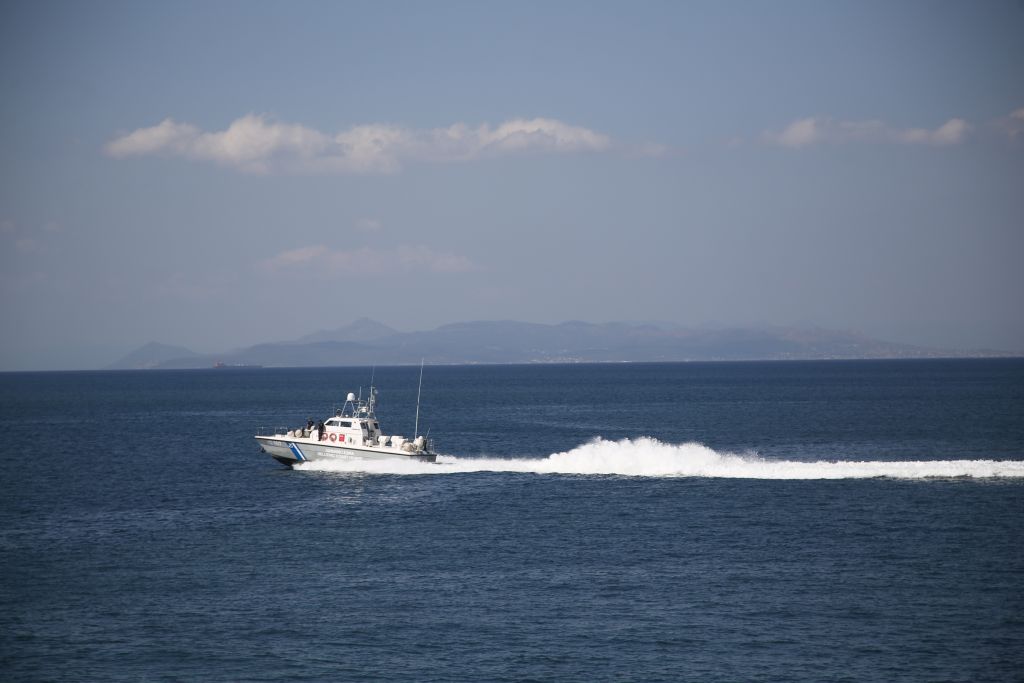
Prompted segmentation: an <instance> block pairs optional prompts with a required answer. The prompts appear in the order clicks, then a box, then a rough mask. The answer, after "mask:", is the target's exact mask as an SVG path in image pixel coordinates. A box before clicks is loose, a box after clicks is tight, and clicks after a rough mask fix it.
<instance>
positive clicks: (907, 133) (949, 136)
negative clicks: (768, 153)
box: [762, 117, 971, 148]
mask: <svg viewBox="0 0 1024 683" xmlns="http://www.w3.org/2000/svg"><path fill="white" fill-rule="evenodd" d="M970 128H971V126H970V124H968V123H967V122H966V121H964V120H963V119H959V118H953V119H950V120H949V121H946V122H945V123H944V124H942V125H941V126H939V127H938V128H935V129H932V130H929V129H927V128H893V127H891V126H888V125H886V124H885V123H884V122H882V121H877V120H869V121H836V120H834V119H830V118H825V117H809V118H805V119H799V120H797V121H794V122H793V123H791V124H789V125H788V126H786V127H785V128H784V129H782V130H781V131H769V132H767V133H765V134H764V135H763V136H762V140H764V141H765V142H767V143H769V144H774V145H781V146H783V147H794V148H798V147H808V146H810V145H815V144H819V143H826V142H827V143H832V144H839V143H851V142H870V143H898V144H909V145H913V144H918V145H954V144H957V143H959V142H962V141H963V140H964V138H965V137H966V136H967V133H968V132H969V131H970Z"/></svg>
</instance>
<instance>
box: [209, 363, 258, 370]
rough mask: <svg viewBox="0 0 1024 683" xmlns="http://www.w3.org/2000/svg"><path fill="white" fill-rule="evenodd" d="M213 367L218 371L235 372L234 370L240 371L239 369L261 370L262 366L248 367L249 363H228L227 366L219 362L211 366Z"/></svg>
mask: <svg viewBox="0 0 1024 683" xmlns="http://www.w3.org/2000/svg"><path fill="white" fill-rule="evenodd" d="M213 367H215V368H217V369H218V370H235V369H241V368H262V367H263V366H262V365H250V364H249V363H230V364H229V363H223V362H221V361H217V362H216V363H214V364H213Z"/></svg>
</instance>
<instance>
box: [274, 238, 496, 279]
mask: <svg viewBox="0 0 1024 683" xmlns="http://www.w3.org/2000/svg"><path fill="white" fill-rule="evenodd" d="M258 266H259V267H260V268H261V269H263V270H266V271H271V272H281V271H290V270H306V271H309V272H313V273H315V274H326V275H345V274H351V273H358V274H367V273H369V274H379V275H382V276H387V275H389V274H396V273H415V272H430V273H465V272H471V271H476V270H480V267H479V266H477V265H476V264H474V263H473V262H472V261H470V260H469V259H467V258H465V257H463V256H459V255H457V254H450V253H446V252H437V251H434V250H432V249H430V248H428V247H425V246H422V245H402V246H398V247H396V248H395V249H394V250H389V251H384V250H380V249H373V248H370V247H360V248H359V249H350V250H346V249H330V248H328V247H326V246H324V245H317V246H310V247H299V248H297V249H289V250H287V251H283V252H281V253H279V254H277V255H275V256H272V257H271V258H268V259H266V260H264V261H261V262H260V263H259V264H258Z"/></svg>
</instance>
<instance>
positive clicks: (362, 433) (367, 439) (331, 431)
mask: <svg viewBox="0 0 1024 683" xmlns="http://www.w3.org/2000/svg"><path fill="white" fill-rule="evenodd" d="M339 412H341V411H339ZM324 428H325V429H324V434H325V435H326V438H325V439H324V440H325V441H331V442H333V443H351V444H355V445H357V446H376V445H378V443H381V442H380V441H379V438H380V437H381V436H382V434H381V432H380V424H378V423H377V420H376V419H372V418H368V417H355V418H354V417H351V416H345V415H336V416H335V417H332V418H331V419H329V420H327V421H326V422H324Z"/></svg>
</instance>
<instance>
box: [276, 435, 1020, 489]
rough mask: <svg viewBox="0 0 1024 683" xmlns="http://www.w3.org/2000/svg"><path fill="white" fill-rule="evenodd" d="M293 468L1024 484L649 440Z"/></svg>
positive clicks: (919, 465)
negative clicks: (544, 451) (511, 454)
mask: <svg viewBox="0 0 1024 683" xmlns="http://www.w3.org/2000/svg"><path fill="white" fill-rule="evenodd" d="M296 469H299V470H304V471H317V472H362V473H371V474H455V473H466V472H532V473H536V474H581V475H600V474H605V475H620V476H633V477H719V478H734V479H867V478H873V477H891V478H896V479H923V478H927V477H938V478H948V477H974V478H1004V479H1005V478H1011V479H1012V478H1024V460H914V461H906V460H903V461H885V460H875V461H859V460H838V461H830V460H819V461H817V462H802V461H796V460H769V459H766V458H762V457H760V456H758V455H756V454H742V455H739V454H735V453H720V452H718V451H715V450H712V449H711V448H708V447H707V446H704V445H703V444H699V443H683V444H667V443H662V442H660V441H658V440H657V439H652V438H647V437H644V438H639V439H622V440H621V441H606V440H604V439H600V438H599V439H595V440H593V441H590V442H589V443H585V444H583V445H581V446H577V447H576V448H574V449H572V450H571V451H566V452H565V453H555V454H553V455H549V456H548V457H546V458H458V457H454V456H447V455H439V456H438V458H437V462H436V463H426V462H419V461H415V460H397V459H396V460H354V459H353V460H326V461H325V460H318V461H315V462H306V463H302V464H299V465H296Z"/></svg>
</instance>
